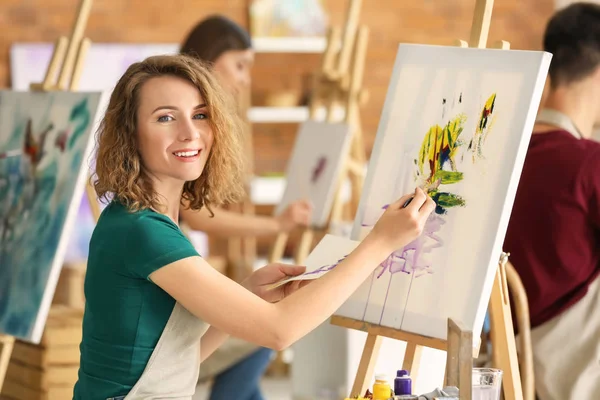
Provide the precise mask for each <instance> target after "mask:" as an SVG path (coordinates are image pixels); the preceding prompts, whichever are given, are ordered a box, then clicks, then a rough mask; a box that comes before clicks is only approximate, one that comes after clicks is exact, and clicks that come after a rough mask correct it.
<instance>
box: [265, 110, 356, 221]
mask: <svg viewBox="0 0 600 400" xmlns="http://www.w3.org/2000/svg"><path fill="white" fill-rule="evenodd" d="M350 139H351V136H350V127H349V125H347V124H342V123H328V122H317V121H307V122H304V123H303V124H302V125H301V126H300V129H299V131H298V135H297V137H296V142H295V143H294V150H293V152H292V156H291V158H290V161H289V163H288V166H287V172H286V181H287V183H286V188H285V191H284V193H283V198H282V200H281V202H280V203H279V204H278V205H277V207H276V208H275V215H278V214H280V213H281V212H283V210H284V209H285V208H286V207H287V206H288V205H289V204H290V203H291V202H293V201H296V200H302V199H309V200H310V201H311V202H312V205H313V215H312V220H311V225H312V226H315V227H323V226H324V225H325V224H326V223H327V219H328V218H329V213H330V211H331V207H332V205H333V200H334V196H335V192H336V189H337V186H338V181H339V176H340V174H341V171H342V167H343V163H344V162H345V161H346V155H347V154H348V151H349V148H350Z"/></svg>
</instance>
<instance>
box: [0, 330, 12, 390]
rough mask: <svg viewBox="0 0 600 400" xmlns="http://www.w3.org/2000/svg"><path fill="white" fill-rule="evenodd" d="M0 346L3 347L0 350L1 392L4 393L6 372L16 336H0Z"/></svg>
mask: <svg viewBox="0 0 600 400" xmlns="http://www.w3.org/2000/svg"><path fill="white" fill-rule="evenodd" d="M0 344H1V345H2V347H1V348H0V391H2V385H3V384H4V378H5V377H6V370H7V369H8V363H9V361H10V356H11V354H12V350H13V347H14V345H15V338H14V336H8V335H0Z"/></svg>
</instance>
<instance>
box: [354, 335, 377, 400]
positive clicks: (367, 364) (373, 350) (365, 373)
mask: <svg viewBox="0 0 600 400" xmlns="http://www.w3.org/2000/svg"><path fill="white" fill-rule="evenodd" d="M381 339H382V337H381V336H378V335H374V334H372V333H369V334H368V335H367V341H366V343H365V347H364V349H363V353H362V356H361V357H360V364H358V370H357V371H356V378H354V385H353V386H352V393H351V394H350V397H357V396H362V395H363V394H364V393H365V391H366V390H367V389H368V387H369V381H368V380H367V379H369V378H370V377H371V376H373V369H374V368H375V363H376V362H377V357H378V356H379V349H380V348H381Z"/></svg>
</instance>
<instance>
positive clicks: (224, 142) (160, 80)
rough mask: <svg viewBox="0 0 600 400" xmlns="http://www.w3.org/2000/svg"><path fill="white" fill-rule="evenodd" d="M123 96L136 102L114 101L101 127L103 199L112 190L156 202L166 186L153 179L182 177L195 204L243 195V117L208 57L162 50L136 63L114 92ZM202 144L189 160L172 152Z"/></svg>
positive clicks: (135, 201)
mask: <svg viewBox="0 0 600 400" xmlns="http://www.w3.org/2000/svg"><path fill="white" fill-rule="evenodd" d="M121 82H123V84H121ZM119 102H123V103H124V104H125V105H126V106H127V107H130V108H125V107H113V108H111V107H109V108H108V109H107V111H106V115H105V118H104V120H103V121H102V123H101V126H100V133H101V134H100V135H99V138H98V144H99V147H98V159H101V160H103V162H102V163H97V166H96V174H97V176H98V178H99V179H98V180H97V182H96V184H95V186H96V191H97V192H98V195H99V196H100V197H101V198H104V199H108V197H107V195H110V194H114V196H115V197H116V198H117V199H118V200H119V201H121V202H122V203H123V204H125V205H127V206H128V207H129V208H131V209H132V210H138V209H141V208H146V207H149V208H157V207H160V204H159V199H158V193H160V192H161V190H160V189H161V188H159V187H156V186H154V187H152V185H151V182H152V181H156V183H158V184H159V185H160V186H161V187H165V189H166V188H168V187H171V186H172V185H173V183H174V182H177V183H176V185H179V184H180V182H181V181H179V180H178V179H181V180H183V181H185V184H184V188H183V198H184V199H185V200H186V201H188V202H189V208H190V209H192V210H198V209H200V208H202V207H203V206H207V208H210V204H209V203H212V204H220V203H224V202H231V201H236V200H237V199H239V198H240V196H241V195H242V194H243V182H242V179H243V174H244V167H245V165H244V162H243V160H244V159H245V156H244V153H243V148H242V139H241V137H242V136H241V135H242V131H241V123H240V120H239V117H238V115H237V112H236V110H235V104H234V102H233V99H232V98H231V97H229V96H228V95H227V93H226V92H225V91H223V90H222V89H221V87H220V85H219V83H218V82H217V81H216V80H215V79H214V78H213V77H212V75H211V74H210V72H209V70H208V69H207V68H206V67H205V66H204V65H203V64H202V62H200V61H198V60H194V59H192V58H189V57H183V56H182V57H179V58H173V57H163V56H157V57H151V58H149V59H147V60H146V61H145V62H144V63H136V64H133V65H132V66H131V67H130V68H129V69H128V70H127V72H126V73H125V75H124V76H123V77H122V78H121V80H120V81H119V84H117V86H116V88H115V90H114V91H113V93H112V95H111V99H110V103H111V104H112V103H115V104H118V103H119ZM134 110H137V113H135V112H132V111H134ZM136 131H137V133H138V134H137V135H136V134H135V133H136ZM211 148H212V149H211ZM196 150H198V151H199V153H198V155H197V156H196V157H193V158H191V159H183V157H178V156H177V155H175V154H174V153H175V152H181V151H185V152H187V151H196ZM138 153H139V156H138ZM140 156H141V158H142V159H144V160H145V165H144V166H143V165H142V164H141V160H140ZM182 161H189V164H188V163H186V164H182V163H181V162H182ZM144 167H145V168H144ZM203 169H204V171H205V173H204V174H203V175H202V176H201V175H200V174H201V172H202V171H203ZM170 178H178V179H175V180H173V179H170ZM170 192H171V191H169V190H167V191H166V193H170ZM163 193H164V192H163ZM175 193H176V194H177V192H175ZM208 198H211V202H209V201H207V199H208ZM178 202H179V201H178V200H177V202H176V204H178ZM175 221H176V220H175Z"/></svg>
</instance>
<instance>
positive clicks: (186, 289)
mask: <svg viewBox="0 0 600 400" xmlns="http://www.w3.org/2000/svg"><path fill="white" fill-rule="evenodd" d="M98 134H99V138H98V139H99V140H98V144H99V148H98V156H97V167H96V174H97V182H96V190H97V191H98V194H99V195H101V196H102V197H103V198H105V199H106V198H109V197H111V198H112V201H111V202H110V204H109V205H108V206H107V207H106V208H105V209H104V211H103V212H102V214H101V216H100V218H99V220H98V223H97V225H96V227H95V229H94V233H93V235H92V240H91V242H90V251H89V258H88V266H87V271H86V277H85V285H84V292H85V297H86V304H85V313H84V318H83V337H82V342H81V346H80V349H81V359H80V368H79V375H78V381H77V384H76V385H75V389H74V399H76V400H84V399H85V400H87V399H90V400H91V399H94V400H97V399H100V400H104V399H115V398H119V397H120V398H123V399H126V400H134V399H144V400H152V399H165V398H169V399H180V400H191V397H192V395H193V393H194V391H195V388H196V384H197V381H198V373H199V368H200V363H201V361H202V360H204V359H206V358H207V357H208V356H209V355H211V354H212V353H213V352H214V351H215V349H217V348H218V347H219V346H220V345H221V344H222V343H223V342H224V341H225V340H226V339H227V337H228V335H232V336H235V337H238V338H240V339H242V340H245V341H248V342H251V343H254V344H256V345H259V346H264V347H269V348H272V349H283V348H285V347H287V346H289V345H290V344H292V343H293V342H294V341H296V340H298V339H299V338H301V337H302V336H304V335H306V334H307V333H308V332H310V331H311V330H313V329H314V328H315V327H317V326H318V325H319V324H321V323H322V322H323V321H324V320H325V319H326V318H328V317H329V316H330V315H331V314H332V313H333V312H334V311H335V310H336V309H338V308H339V307H340V306H341V304H342V303H343V302H344V301H345V300H346V299H347V298H348V297H349V296H350V294H351V293H352V292H354V290H356V289H357V288H358V286H359V285H360V284H361V283H362V282H363V281H364V280H365V279H366V278H367V277H368V276H369V274H371V273H372V272H373V270H374V269H375V268H376V267H377V266H378V265H379V263H381V262H382V261H383V260H384V259H386V258H387V257H388V256H389V255H390V253H391V252H392V251H394V250H395V249H397V248H400V247H403V246H404V245H406V244H407V243H409V242H411V241H413V240H414V239H415V238H416V237H417V236H418V235H419V234H420V232H421V230H422V229H423V225H424V223H425V220H426V219H427V216H428V215H429V214H430V213H431V211H432V210H433V209H434V207H435V203H434V202H433V201H432V200H431V199H430V198H428V197H427V196H426V195H425V193H424V192H423V191H421V190H416V191H415V193H414V197H413V200H412V201H411V203H410V204H409V205H408V206H407V207H406V208H402V207H401V206H402V205H403V204H404V203H405V202H406V200H408V197H407V196H405V197H404V198H401V199H400V200H398V201H397V202H396V203H394V204H392V205H390V207H388V209H387V210H386V211H385V213H384V214H383V216H382V217H381V218H380V220H379V221H378V222H377V224H376V225H375V226H374V227H373V229H372V230H371V233H369V235H368V236H367V237H366V238H365V239H364V241H363V242H362V243H361V244H360V245H359V246H358V247H357V248H356V250H354V252H352V253H351V254H350V255H348V257H346V258H345V259H344V260H343V261H341V262H340V263H339V264H338V266H337V267H336V268H335V269H334V270H333V271H331V272H329V273H328V274H327V275H325V276H324V277H322V278H320V279H319V280H317V281H312V283H311V284H310V285H307V286H306V287H302V289H300V287H301V286H303V284H301V283H299V281H296V282H293V283H288V284H285V285H281V286H279V287H278V288H276V289H272V290H267V287H269V286H270V285H272V284H273V283H275V282H278V281H280V280H282V279H283V278H285V277H288V276H295V275H298V274H301V273H302V272H304V268H302V267H297V266H283V265H279V264H272V265H268V266H266V267H264V268H261V269H259V270H257V271H255V272H254V273H253V274H252V275H251V276H250V277H249V278H248V279H247V280H245V281H244V282H242V284H238V283H236V282H233V281H232V280H230V279H228V278H227V277H225V276H223V275H222V274H220V273H219V272H217V271H216V270H215V269H214V268H212V267H211V266H210V265H209V264H207V262H206V261H205V260H204V259H202V258H201V257H200V256H199V255H198V253H197V252H196V250H195V249H194V247H193V246H192V244H191V243H190V242H189V240H188V239H187V238H186V237H185V235H184V234H183V233H182V232H181V230H180V228H179V226H178V220H179V210H180V207H181V204H182V202H183V201H184V200H185V203H186V204H187V206H188V207H190V208H192V209H201V208H204V207H207V208H208V207H210V206H212V205H219V204H220V203H222V202H223V201H231V200H233V199H236V198H237V197H238V196H239V195H240V193H242V171H243V164H241V163H240V161H239V160H240V157H241V153H242V150H241V149H242V146H241V141H240V135H239V124H238V123H237V118H236V117H235V111H234V108H233V107H231V103H230V102H229V100H228V98H227V96H226V95H225V94H224V93H223V91H222V90H221V89H220V88H219V85H218V84H217V83H216V81H215V80H214V79H213V78H212V77H211V75H210V72H209V70H208V69H207V68H206V67H205V66H204V65H203V64H202V63H201V62H199V61H197V60H194V59H193V58H190V57H187V56H159V57H151V58H149V59H146V60H145V61H143V62H141V63H136V64H133V65H132V66H131V67H130V68H129V69H128V70H127V72H126V73H125V75H124V76H123V77H122V78H121V79H120V80H119V82H118V83H117V86H116V88H115V90H114V92H113V94H112V96H111V98H110V101H109V104H108V107H107V111H106V114H105V116H104V120H103V121H102V123H101V126H100V129H99V131H98ZM209 326H210V327H209Z"/></svg>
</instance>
